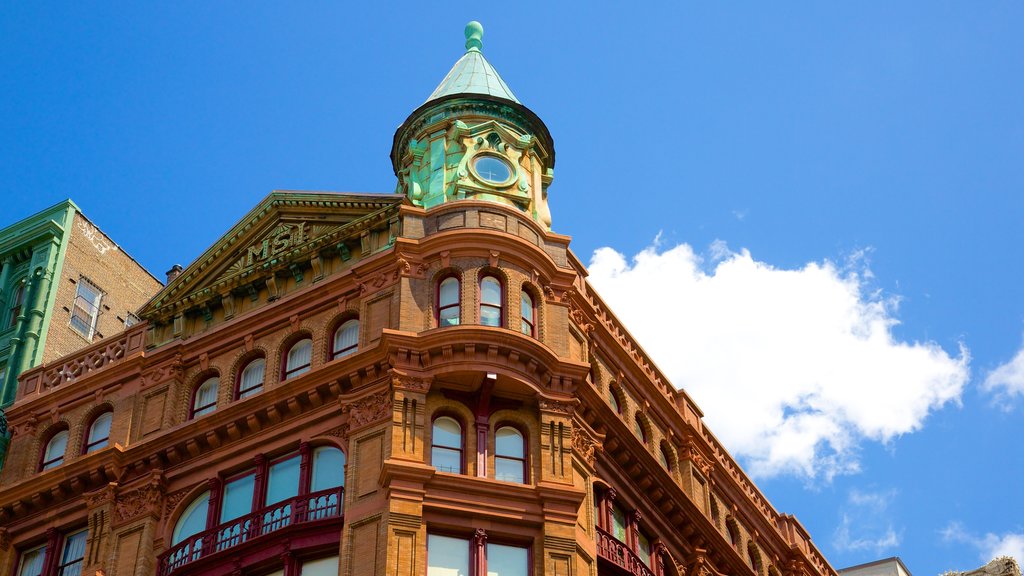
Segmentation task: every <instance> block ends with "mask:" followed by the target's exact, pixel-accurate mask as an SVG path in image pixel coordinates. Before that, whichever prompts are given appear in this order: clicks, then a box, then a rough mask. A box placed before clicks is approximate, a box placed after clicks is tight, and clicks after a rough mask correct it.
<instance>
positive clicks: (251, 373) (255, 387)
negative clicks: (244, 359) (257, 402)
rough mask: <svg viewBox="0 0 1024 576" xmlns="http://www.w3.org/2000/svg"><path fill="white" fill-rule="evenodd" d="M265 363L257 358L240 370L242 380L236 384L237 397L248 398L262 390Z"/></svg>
mask: <svg viewBox="0 0 1024 576" xmlns="http://www.w3.org/2000/svg"><path fill="white" fill-rule="evenodd" d="M266 368H267V361H266V360H264V359H263V358H257V359H256V360H253V361H252V362H249V363H248V364H247V365H246V366H245V370H242V379H241V382H239V384H238V391H239V392H238V397H239V399H241V398H248V397H249V396H252V395H253V394H256V393H258V392H260V391H261V390H263V375H264V373H265V372H266Z"/></svg>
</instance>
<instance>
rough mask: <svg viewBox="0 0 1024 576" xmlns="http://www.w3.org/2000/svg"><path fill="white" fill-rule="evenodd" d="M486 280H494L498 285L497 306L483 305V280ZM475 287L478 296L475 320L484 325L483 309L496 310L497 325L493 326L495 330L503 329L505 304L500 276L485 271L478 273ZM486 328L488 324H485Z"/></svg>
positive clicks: (503, 285) (503, 284) (503, 288)
mask: <svg viewBox="0 0 1024 576" xmlns="http://www.w3.org/2000/svg"><path fill="white" fill-rule="evenodd" d="M488 278H489V279H491V280H494V281H495V282H497V283H498V303H497V304H484V280H487V279H488ZM476 285H477V293H478V295H479V298H478V301H477V319H478V320H479V321H480V324H481V325H485V324H484V323H483V318H484V308H488V309H495V308H496V309H497V310H498V325H497V326H495V328H504V327H505V306H506V302H505V283H504V282H502V280H501V276H499V275H498V274H495V273H494V272H491V271H487V270H485V271H484V272H481V273H480V277H479V278H477V282H476ZM486 326H490V324H486Z"/></svg>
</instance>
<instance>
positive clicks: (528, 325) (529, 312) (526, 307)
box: [519, 290, 537, 338]
mask: <svg viewBox="0 0 1024 576" xmlns="http://www.w3.org/2000/svg"><path fill="white" fill-rule="evenodd" d="M519 305H520V306H519V307H520V309H521V311H522V312H521V315H522V324H521V326H520V330H522V332H523V334H526V335H527V336H532V337H534V338H536V337H537V333H536V331H535V329H534V326H535V321H534V318H536V310H534V308H533V297H532V296H530V294H529V293H528V292H527V291H526V290H523V291H522V293H521V294H520V297H519Z"/></svg>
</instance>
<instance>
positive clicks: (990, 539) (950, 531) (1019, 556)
mask: <svg viewBox="0 0 1024 576" xmlns="http://www.w3.org/2000/svg"><path fill="white" fill-rule="evenodd" d="M941 533H942V539H943V540H945V541H946V542H953V543H957V544H969V545H971V546H973V547H975V548H977V549H978V559H979V560H980V561H981V562H983V563H987V562H988V561H990V560H992V559H993V558H998V557H1000V556H1010V557H1012V558H1014V559H1015V560H1017V561H1018V563H1019V562H1020V561H1021V560H1024V532H1006V533H1005V534H1002V535H998V534H994V533H992V532H989V533H987V534H984V535H982V536H978V535H976V534H972V533H970V532H968V531H967V529H966V528H964V526H963V524H961V523H960V522H950V523H949V525H948V526H946V527H945V528H944V529H943V530H942V531H941ZM962 568H963V569H970V567H962Z"/></svg>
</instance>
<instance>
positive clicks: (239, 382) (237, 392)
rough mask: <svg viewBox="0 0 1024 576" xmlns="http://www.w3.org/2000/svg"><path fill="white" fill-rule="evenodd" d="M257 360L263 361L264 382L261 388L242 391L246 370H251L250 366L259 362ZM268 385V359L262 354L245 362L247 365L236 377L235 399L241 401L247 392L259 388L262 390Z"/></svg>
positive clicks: (261, 383)
mask: <svg viewBox="0 0 1024 576" xmlns="http://www.w3.org/2000/svg"><path fill="white" fill-rule="evenodd" d="M257 360H263V380H261V381H260V384H259V386H250V387H249V388H246V389H245V390H242V376H244V375H245V371H246V369H247V368H249V366H250V365H252V363H253V362H255V361H257ZM266 384H267V358H266V356H264V355H262V354H260V355H258V356H253V357H252V358H249V359H248V360H246V361H245V364H244V365H243V366H242V369H241V370H239V371H238V374H237V375H236V376H235V391H234V399H235V400H239V399H241V398H242V394H245V393H246V392H249V391H250V390H256V389H257V388H259V389H260V390H262V389H263V387H264V386H265V385H266Z"/></svg>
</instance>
